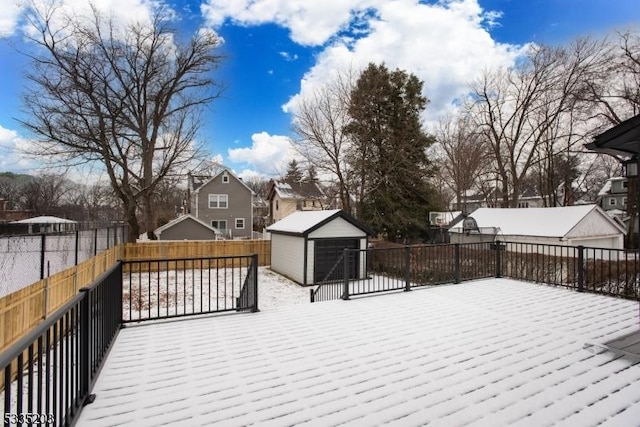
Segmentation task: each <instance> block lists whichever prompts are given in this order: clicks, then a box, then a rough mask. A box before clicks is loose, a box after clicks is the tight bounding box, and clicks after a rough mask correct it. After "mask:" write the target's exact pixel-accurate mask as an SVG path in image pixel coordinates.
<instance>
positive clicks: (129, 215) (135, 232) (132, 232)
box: [124, 200, 140, 243]
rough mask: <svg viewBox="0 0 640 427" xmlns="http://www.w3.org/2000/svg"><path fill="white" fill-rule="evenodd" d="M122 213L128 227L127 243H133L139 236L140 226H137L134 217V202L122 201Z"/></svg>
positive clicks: (136, 220)
mask: <svg viewBox="0 0 640 427" xmlns="http://www.w3.org/2000/svg"><path fill="white" fill-rule="evenodd" d="M124 211H125V217H126V221H127V225H128V226H129V236H128V241H129V242H130V243H135V242H136V240H138V236H140V225H139V224H138V218H137V217H136V202H135V200H126V201H124Z"/></svg>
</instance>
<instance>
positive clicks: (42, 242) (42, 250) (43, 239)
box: [40, 233, 47, 280]
mask: <svg viewBox="0 0 640 427" xmlns="http://www.w3.org/2000/svg"><path fill="white" fill-rule="evenodd" d="M46 241H47V235H46V234H44V233H43V234H42V235H41V237H40V280H42V279H44V253H45V248H46V246H45V245H46Z"/></svg>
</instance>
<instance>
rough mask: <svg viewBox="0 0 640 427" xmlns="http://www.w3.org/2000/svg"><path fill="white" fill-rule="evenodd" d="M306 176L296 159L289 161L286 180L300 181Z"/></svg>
mask: <svg viewBox="0 0 640 427" xmlns="http://www.w3.org/2000/svg"><path fill="white" fill-rule="evenodd" d="M303 178H304V173H303V172H302V170H301V169H300V165H299V164H298V162H297V161H296V160H295V159H292V160H291V161H290V162H289V163H287V173H286V174H285V176H284V179H285V181H291V182H300V181H302V179H303Z"/></svg>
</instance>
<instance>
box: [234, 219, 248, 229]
mask: <svg viewBox="0 0 640 427" xmlns="http://www.w3.org/2000/svg"><path fill="white" fill-rule="evenodd" d="M238 221H242V227H238ZM234 222H235V224H234V226H235V227H234V228H235V229H236V230H244V229H245V227H246V225H247V221H246V220H245V219H244V218H236V219H235V221H234Z"/></svg>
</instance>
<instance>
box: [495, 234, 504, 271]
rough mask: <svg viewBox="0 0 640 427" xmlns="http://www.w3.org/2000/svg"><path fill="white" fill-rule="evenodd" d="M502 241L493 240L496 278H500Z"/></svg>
mask: <svg viewBox="0 0 640 427" xmlns="http://www.w3.org/2000/svg"><path fill="white" fill-rule="evenodd" d="M501 245H502V243H500V241H499V240H496V242H495V248H496V278H498V279H499V278H501V277H502V255H500V254H501V252H502V246H501Z"/></svg>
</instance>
